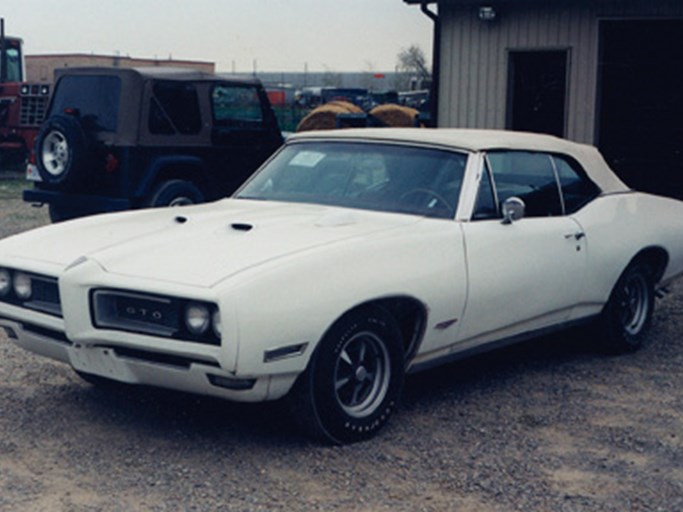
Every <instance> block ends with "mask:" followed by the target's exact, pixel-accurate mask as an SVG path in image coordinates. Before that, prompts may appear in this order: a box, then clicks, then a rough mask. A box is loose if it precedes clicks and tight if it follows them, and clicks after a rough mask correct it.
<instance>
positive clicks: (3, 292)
mask: <svg viewBox="0 0 683 512" xmlns="http://www.w3.org/2000/svg"><path fill="white" fill-rule="evenodd" d="M11 289H12V278H11V276H10V275H9V270H7V269H4V268H0V297H6V296H7V295H9V291H10V290H11Z"/></svg>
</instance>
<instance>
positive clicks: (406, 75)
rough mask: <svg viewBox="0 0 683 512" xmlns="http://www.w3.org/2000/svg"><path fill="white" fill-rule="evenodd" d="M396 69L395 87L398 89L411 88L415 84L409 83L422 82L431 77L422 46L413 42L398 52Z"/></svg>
mask: <svg viewBox="0 0 683 512" xmlns="http://www.w3.org/2000/svg"><path fill="white" fill-rule="evenodd" d="M396 71H397V73H396V77H395V87H396V89H398V90H399V91H401V90H403V91H405V90H409V89H413V88H414V87H415V86H414V85H411V84H422V83H423V82H426V81H428V80H429V79H430V78H431V72H430V71H429V67H428V66H427V58H426V57H425V54H424V52H423V51H422V48H420V47H419V46H417V45H415V44H413V45H410V46H409V47H408V48H403V49H402V50H401V51H400V52H399V54H398V55H397V64H396ZM418 87H421V86H420V85H418Z"/></svg>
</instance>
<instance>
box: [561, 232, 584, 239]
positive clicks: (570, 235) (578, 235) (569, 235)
mask: <svg viewBox="0 0 683 512" xmlns="http://www.w3.org/2000/svg"><path fill="white" fill-rule="evenodd" d="M585 236H586V233H584V232H583V231H577V232H576V233H567V234H566V235H564V237H565V238H566V239H567V240H569V239H570V238H573V239H574V240H581V239H582V238H583V237H585Z"/></svg>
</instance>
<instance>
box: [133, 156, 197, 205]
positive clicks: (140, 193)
mask: <svg viewBox="0 0 683 512" xmlns="http://www.w3.org/2000/svg"><path fill="white" fill-rule="evenodd" d="M166 172H169V174H168V176H167V177H166V178H165V179H169V180H172V179H183V180H187V181H190V182H192V183H194V184H195V185H196V186H197V187H198V188H199V189H200V190H201V189H203V188H204V184H205V183H206V176H207V169H206V164H205V163H204V161H203V160H202V159H201V158H199V157H195V156H187V155H165V156H160V157H158V158H155V159H153V160H152V161H151V162H150V164H149V165H148V166H147V170H146V171H145V174H144V176H143V178H142V180H140V184H139V185H138V187H137V189H136V190H135V193H134V194H133V195H134V196H135V197H138V198H140V197H142V198H144V197H147V196H148V195H149V194H150V193H151V192H152V190H153V189H154V187H155V186H156V185H157V184H158V182H159V177H160V176H163V175H164V174H165V173H166Z"/></svg>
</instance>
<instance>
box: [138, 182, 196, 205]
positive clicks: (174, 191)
mask: <svg viewBox="0 0 683 512" xmlns="http://www.w3.org/2000/svg"><path fill="white" fill-rule="evenodd" d="M203 202H204V194H202V191H201V190H199V189H198V188H197V187H196V186H195V185H194V183H191V182H189V181H184V180H170V181H164V182H162V183H160V184H159V185H158V186H157V187H156V188H155V189H154V191H153V192H152V194H151V195H150V197H149V199H148V200H147V206H149V207H152V208H156V207H159V206H187V205H190V204H197V203H203Z"/></svg>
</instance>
